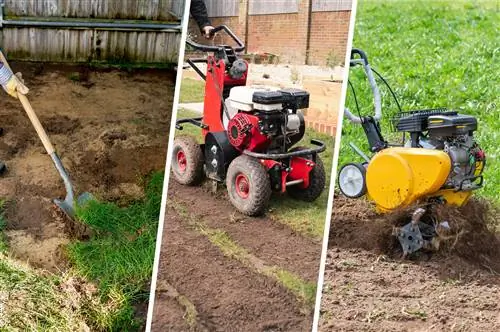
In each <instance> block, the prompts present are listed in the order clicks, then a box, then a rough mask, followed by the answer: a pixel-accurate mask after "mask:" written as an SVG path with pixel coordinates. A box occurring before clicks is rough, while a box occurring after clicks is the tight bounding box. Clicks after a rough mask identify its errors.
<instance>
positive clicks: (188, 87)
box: [179, 78, 205, 103]
mask: <svg viewBox="0 0 500 332" xmlns="http://www.w3.org/2000/svg"><path fill="white" fill-rule="evenodd" d="M203 98H205V81H203V80H195V79H192V78H185V79H183V80H182V83H181V95H180V96H179V103H196V102H203Z"/></svg>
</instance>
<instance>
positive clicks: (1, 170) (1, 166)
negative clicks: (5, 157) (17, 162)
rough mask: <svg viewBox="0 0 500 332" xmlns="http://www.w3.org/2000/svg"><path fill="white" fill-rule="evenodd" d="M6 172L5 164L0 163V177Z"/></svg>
mask: <svg viewBox="0 0 500 332" xmlns="http://www.w3.org/2000/svg"><path fill="white" fill-rule="evenodd" d="M6 172H7V166H5V163H4V162H2V161H0V176H2V175H4V174H5V173H6Z"/></svg>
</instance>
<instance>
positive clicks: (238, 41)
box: [186, 25, 245, 52]
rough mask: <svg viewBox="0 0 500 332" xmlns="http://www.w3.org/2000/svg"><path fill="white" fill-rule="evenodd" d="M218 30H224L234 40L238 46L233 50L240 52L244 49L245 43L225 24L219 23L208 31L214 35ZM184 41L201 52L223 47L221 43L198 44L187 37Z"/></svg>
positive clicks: (214, 50)
mask: <svg viewBox="0 0 500 332" xmlns="http://www.w3.org/2000/svg"><path fill="white" fill-rule="evenodd" d="M219 31H225V32H226V33H227V34H228V35H229V37H231V39H233V40H234V41H235V42H236V44H237V45H238V47H235V48H234V51H235V52H242V51H243V50H244V49H245V44H244V43H243V42H242V41H241V39H239V38H238V37H237V36H236V35H235V34H234V32H233V31H232V30H231V29H229V28H228V27H227V26H226V25H219V26H217V27H215V28H213V29H212V31H210V34H211V35H214V34H216V33H217V32H219ZM186 43H187V44H188V45H189V46H191V47H193V48H195V49H197V50H199V51H202V52H217V51H219V50H221V49H223V48H224V46H222V45H218V46H211V45H204V44H200V43H197V42H194V41H192V40H189V39H188V40H186Z"/></svg>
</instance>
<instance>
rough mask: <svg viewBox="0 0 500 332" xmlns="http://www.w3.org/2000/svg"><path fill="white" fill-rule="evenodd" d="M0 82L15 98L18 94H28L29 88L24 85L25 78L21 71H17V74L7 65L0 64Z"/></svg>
mask: <svg viewBox="0 0 500 332" xmlns="http://www.w3.org/2000/svg"><path fill="white" fill-rule="evenodd" d="M0 65H1V67H0V84H1V85H2V88H3V89H4V90H5V92H7V93H8V94H9V95H11V96H12V97H14V98H17V94H18V93H20V94H23V95H25V94H27V93H28V92H29V89H28V88H27V87H26V85H24V80H23V77H22V74H21V73H16V74H15V75H14V74H13V73H12V71H11V70H10V69H9V68H7V66H5V65H3V64H0Z"/></svg>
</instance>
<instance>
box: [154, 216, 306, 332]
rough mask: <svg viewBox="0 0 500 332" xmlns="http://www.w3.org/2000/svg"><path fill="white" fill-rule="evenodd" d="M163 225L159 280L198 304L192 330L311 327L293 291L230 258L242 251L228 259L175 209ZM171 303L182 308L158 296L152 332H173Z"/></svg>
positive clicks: (234, 252) (237, 250) (233, 249)
mask: <svg viewBox="0 0 500 332" xmlns="http://www.w3.org/2000/svg"><path fill="white" fill-rule="evenodd" d="M165 226H168V228H166V231H165V234H164V236H163V243H162V256H161V260H160V269H159V274H158V282H159V283H160V284H161V283H162V282H163V281H167V282H168V283H169V284H170V285H172V286H173V287H175V289H176V290H177V292H179V294H182V295H183V296H185V297H186V298H188V299H189V300H190V301H191V302H192V304H193V305H194V306H195V308H196V311H197V313H198V314H197V324H196V327H194V328H192V330H210V331H305V330H309V329H310V327H311V324H312V314H311V313H305V312H304V305H303V303H300V302H299V301H297V298H296V296H295V295H294V294H293V293H292V292H290V291H288V290H287V289H285V288H284V287H283V286H282V285H281V284H280V283H278V282H277V281H275V280H274V279H273V278H270V277H267V276H265V275H263V274H261V273H258V272H256V271H255V269H254V268H249V267H248V266H246V265H244V264H243V263H242V262H240V261H239V260H237V259H234V258H231V257H230V256H228V255H227V253H229V252H230V253H231V254H232V255H237V256H239V255H241V250H242V249H241V248H239V247H234V246H229V245H227V246H225V248H226V250H227V253H226V255H225V254H224V253H223V252H222V251H221V249H220V248H219V247H218V246H216V245H214V244H213V243H212V242H211V241H210V239H209V237H208V236H206V235H203V234H201V233H200V232H199V231H198V230H197V227H196V225H195V223H193V222H192V223H191V225H189V224H188V221H187V220H186V216H185V215H183V214H179V213H178V212H177V210H174V209H171V208H169V209H168V212H167V218H166V220H165ZM198 228H199V226H198ZM210 231H211V230H208V229H205V232H210ZM210 233H211V232H210ZM217 234H218V233H216V235H217ZM219 241H220V239H219ZM222 243H224V242H222ZM172 302H174V303H176V305H178V302H177V301H176V300H175V299H172V297H166V296H162V292H158V293H157V294H156V301H155V311H154V319H153V326H152V328H153V331H165V330H167V331H168V330H172V329H173V328H174V327H175V326H176V324H178V322H177V321H175V322H172V321H171V320H169V319H168V317H166V316H165V313H164V310H165V308H170V307H171V305H172ZM181 330H182V329H181ZM186 330H187V329H186Z"/></svg>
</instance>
